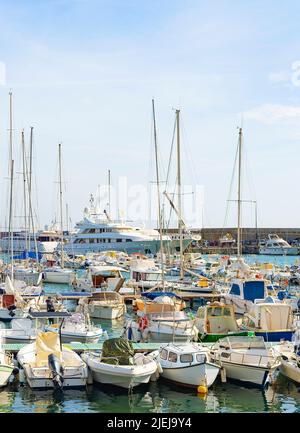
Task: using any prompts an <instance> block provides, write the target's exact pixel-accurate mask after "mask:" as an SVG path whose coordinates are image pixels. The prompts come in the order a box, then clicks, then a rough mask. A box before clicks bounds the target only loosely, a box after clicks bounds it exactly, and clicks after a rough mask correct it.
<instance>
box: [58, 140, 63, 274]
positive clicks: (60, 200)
mask: <svg viewBox="0 0 300 433" xmlns="http://www.w3.org/2000/svg"><path fill="white" fill-rule="evenodd" d="M58 161H59V203H60V231H61V267H62V268H63V267H64V233H63V207H62V186H61V179H62V176H61V143H59V144H58Z"/></svg>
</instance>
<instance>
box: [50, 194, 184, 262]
mask: <svg viewBox="0 0 300 433" xmlns="http://www.w3.org/2000/svg"><path fill="white" fill-rule="evenodd" d="M191 241H192V239H191V238H188V239H187V238H186V239H184V240H183V248H187V246H188V245H189V244H190V243H191ZM163 243H164V244H168V246H169V248H170V250H171V251H176V250H177V249H179V241H178V240H172V239H171V238H170V237H169V236H167V235H164V236H163ZM56 249H57V250H59V249H60V245H58V246H57V248H56ZM108 250H113V251H124V252H126V253H129V254H131V253H141V254H157V253H158V251H159V250H160V240H159V232H158V231H157V230H154V229H145V228H140V227H136V226H132V225H129V224H127V223H125V222H122V221H114V220H112V219H111V218H110V216H109V215H108V214H107V212H106V211H104V213H100V212H99V210H98V209H97V208H96V207H95V205H94V198H93V196H92V195H91V199H90V207H89V208H85V209H84V218H83V220H82V221H80V222H78V223H77V224H76V227H75V231H74V233H73V234H72V235H70V238H69V242H68V243H66V244H65V245H64V251H65V252H66V253H67V254H69V255H80V254H87V253H90V252H101V251H108Z"/></svg>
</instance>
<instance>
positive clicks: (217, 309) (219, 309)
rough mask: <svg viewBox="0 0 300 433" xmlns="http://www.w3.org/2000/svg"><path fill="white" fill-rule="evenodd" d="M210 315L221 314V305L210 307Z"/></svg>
mask: <svg viewBox="0 0 300 433" xmlns="http://www.w3.org/2000/svg"><path fill="white" fill-rule="evenodd" d="M210 315H211V316H222V307H216V308H213V309H212V312H211V314H210Z"/></svg>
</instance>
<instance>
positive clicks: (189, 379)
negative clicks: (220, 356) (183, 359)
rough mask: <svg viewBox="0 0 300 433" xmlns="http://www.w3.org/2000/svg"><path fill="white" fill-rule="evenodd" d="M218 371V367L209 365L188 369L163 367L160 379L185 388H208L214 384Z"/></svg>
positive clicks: (198, 365) (193, 366) (196, 365)
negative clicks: (202, 386) (200, 386)
mask: <svg viewBox="0 0 300 433" xmlns="http://www.w3.org/2000/svg"><path fill="white" fill-rule="evenodd" d="M219 371H220V367H218V366H217V365H214V364H211V363H205V364H195V365H191V366H188V367H178V368H165V367H163V372H162V375H161V376H162V378H164V379H167V380H169V381H171V382H173V383H176V384H178V385H183V386H186V387H193V388H194V387H198V386H199V385H204V386H207V387H208V388H209V387H210V386H211V385H212V384H213V383H214V381H215V380H216V378H217V376H218V374H219Z"/></svg>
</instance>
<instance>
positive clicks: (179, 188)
mask: <svg viewBox="0 0 300 433" xmlns="http://www.w3.org/2000/svg"><path fill="white" fill-rule="evenodd" d="M179 116H180V110H176V132H177V193H178V229H179V246H180V278H181V279H182V278H183V276H184V270H183V266H184V263H183V245H182V244H183V242H182V210H181V169H180V125H179Z"/></svg>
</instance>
